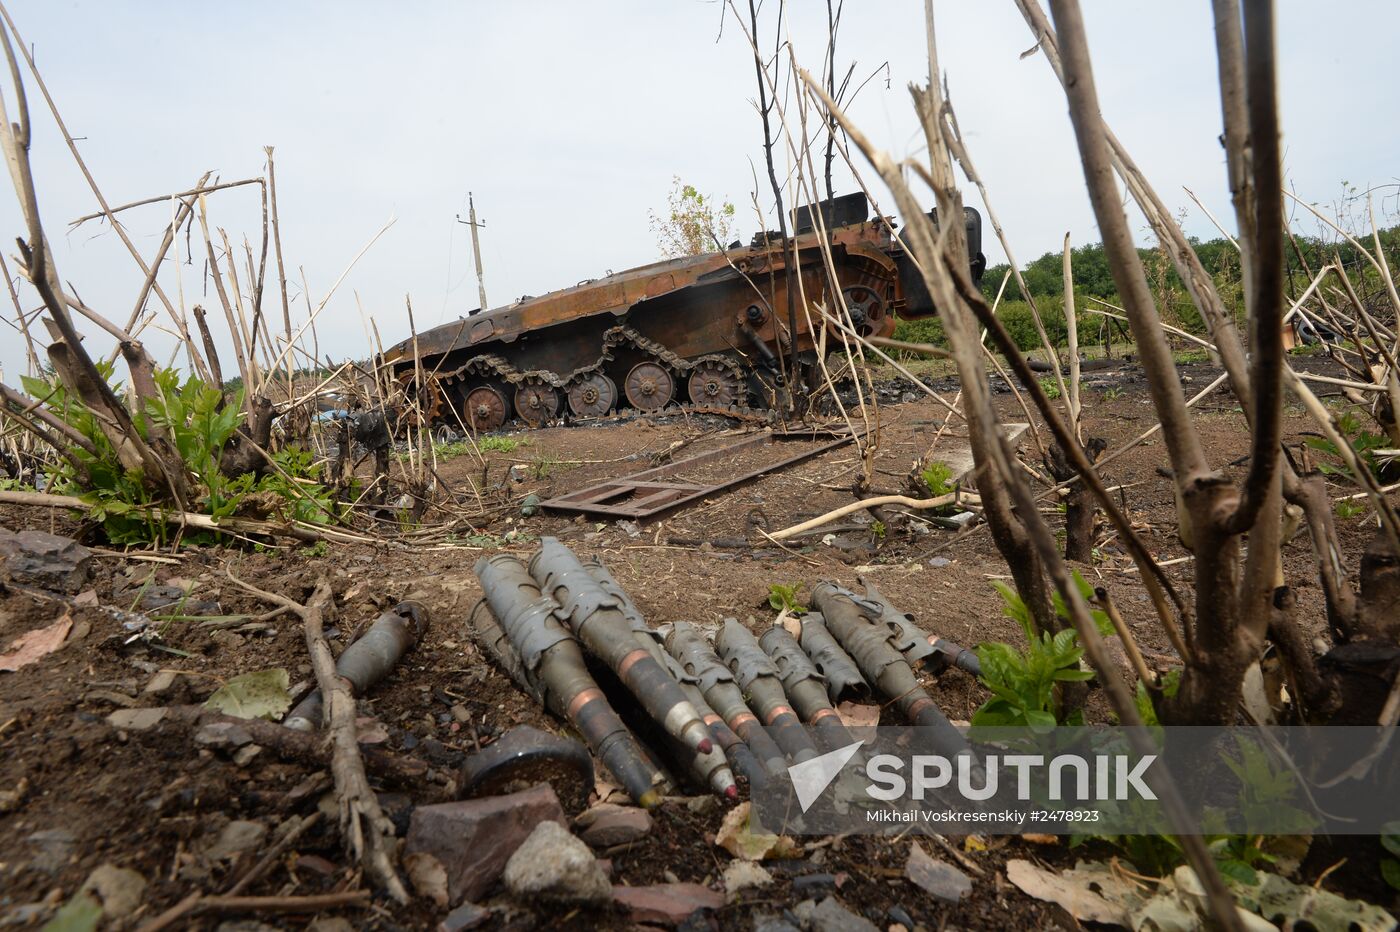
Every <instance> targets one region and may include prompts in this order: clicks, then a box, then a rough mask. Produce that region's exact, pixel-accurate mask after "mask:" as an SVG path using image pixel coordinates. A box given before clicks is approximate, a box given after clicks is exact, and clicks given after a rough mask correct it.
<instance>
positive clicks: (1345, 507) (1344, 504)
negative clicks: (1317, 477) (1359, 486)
mask: <svg viewBox="0 0 1400 932" xmlns="http://www.w3.org/2000/svg"><path fill="white" fill-rule="evenodd" d="M1332 507H1333V510H1334V511H1336V512H1337V517H1339V518H1342V519H1344V520H1345V519H1347V518H1355V517H1356V516H1357V515H1360V514H1365V512H1366V506H1365V505H1364V504H1362V503H1361V502H1359V501H1357V500H1356V499H1354V498H1340V499H1338V500H1337V504H1335V505H1333V506H1332Z"/></svg>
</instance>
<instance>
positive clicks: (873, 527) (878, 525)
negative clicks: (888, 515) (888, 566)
mask: <svg viewBox="0 0 1400 932" xmlns="http://www.w3.org/2000/svg"><path fill="white" fill-rule="evenodd" d="M888 533H889V529H888V528H886V527H885V522H883V521H871V522H870V536H871V537H874V538H875V541H876V543H880V542H882V541H884V539H885V535H886V534H888Z"/></svg>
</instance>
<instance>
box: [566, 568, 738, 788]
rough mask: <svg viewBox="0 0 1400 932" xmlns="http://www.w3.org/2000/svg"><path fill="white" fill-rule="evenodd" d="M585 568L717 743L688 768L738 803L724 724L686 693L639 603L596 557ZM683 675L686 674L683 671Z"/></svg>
mask: <svg viewBox="0 0 1400 932" xmlns="http://www.w3.org/2000/svg"><path fill="white" fill-rule="evenodd" d="M583 568H584V569H585V570H587V571H588V575H589V576H592V577H593V581H594V582H596V583H597V584H598V585H599V586H601V587H602V589H603V591H604V592H606V593H607V594H608V595H610V596H612V597H613V598H614V599H616V600H617V602H618V607H619V608H620V609H621V610H622V614H623V615H624V616H625V617H626V618H627V623H628V625H630V626H631V628H632V634H633V635H634V636H635V637H636V638H637V642H638V643H639V644H641V646H642V647H643V648H644V649H645V650H646V652H647V653H649V654H651V656H652V658H653V659H654V660H655V661H656V662H657V663H659V664H661V666H662V667H663V668H665V670H666V672H667V673H669V674H671V678H672V679H674V680H675V681H676V684H677V685H678V686H679V687H680V689H681V693H682V694H683V695H684V696H685V698H686V700H687V701H689V702H690V704H691V705H693V706H695V711H696V712H698V713H699V714H700V719H701V721H703V722H704V723H705V725H706V727H707V728H708V729H709V731H710V735H711V737H713V738H714V739H715V741H716V743H718V745H719V746H718V747H715V748H711V749H710V750H709V751H708V752H706V751H701V752H699V753H697V754H696V755H695V757H694V758H693V759H692V760H691V762H690V764H689V766H690V769H691V772H692V773H694V774H695V775H696V776H697V777H699V778H700V779H701V780H703V781H704V782H705V783H707V784H709V786H710V788H711V789H713V790H714V791H715V792H716V793H718V794H720V795H721V796H723V797H725V798H726V799H738V798H739V787H738V786H737V785H736V784H735V783H734V772H733V771H731V770H730V769H729V763H728V761H727V758H726V753H727V751H728V747H727V746H726V744H725V743H724V741H723V740H722V736H720V735H717V734H715V727H714V723H713V722H712V721H711V719H714V720H715V721H719V722H720V724H721V725H722V724H723V721H722V720H720V718H719V716H718V715H715V713H714V710H712V709H711V708H710V707H709V706H708V705H706V704H705V700H704V697H703V696H702V695H701V694H700V690H699V689H696V688H694V686H693V685H692V686H691V688H690V689H687V688H686V686H687V684H686V683H685V681H684V680H682V679H681V678H680V677H678V676H676V670H674V669H672V667H671V664H672V663H675V660H674V659H673V658H672V657H671V656H670V655H669V654H667V653H666V651H665V650H663V649H662V647H661V635H660V632H658V631H656V629H654V628H652V627H651V626H650V625H648V624H647V622H646V618H644V617H643V616H642V612H641V609H639V608H637V603H635V602H633V601H632V597H631V596H629V595H628V594H627V591H626V590H625V589H623V588H622V584H621V583H619V582H618V581H617V579H615V578H614V577H613V574H612V573H610V572H609V571H608V568H607V567H606V566H604V565H603V563H602V561H601V560H599V559H598V558H597V557H593V558H590V559H589V560H588V561H587V562H586V563H584V564H583ZM683 673H684V671H682V674H683ZM724 730H725V731H726V732H729V735H730V736H733V738H734V740H735V741H736V742H737V741H738V740H739V738H738V736H737V735H734V733H733V732H732V731H729V729H728V727H726V728H725V729H724Z"/></svg>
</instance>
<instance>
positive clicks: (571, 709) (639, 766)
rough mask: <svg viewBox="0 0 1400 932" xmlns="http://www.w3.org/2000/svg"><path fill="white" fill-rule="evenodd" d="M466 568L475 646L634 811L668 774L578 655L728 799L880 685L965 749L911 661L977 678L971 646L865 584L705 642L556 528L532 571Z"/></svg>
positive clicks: (832, 741) (825, 593)
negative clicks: (939, 632)
mask: <svg viewBox="0 0 1400 932" xmlns="http://www.w3.org/2000/svg"><path fill="white" fill-rule="evenodd" d="M476 575H477V577H478V579H480V581H481V587H482V591H483V593H484V597H483V599H482V600H481V602H480V603H478V604H477V606H476V607H475V608H474V609H473V611H472V615H471V619H470V626H471V629H472V632H473V635H474V637H475V638H476V640H477V642H478V643H479V644H480V645H481V647H482V649H483V650H484V651H485V652H486V654H487V655H489V656H490V657H491V658H492V659H493V660H494V661H495V662H496V664H497V665H498V666H499V667H500V668H501V669H502V670H503V671H504V672H505V673H506V674H507V675H508V676H509V677H510V678H511V679H512V680H513V681H514V682H515V683H516V685H518V686H519V687H520V688H521V689H522V690H524V691H525V692H526V693H527V694H528V695H530V696H531V697H533V698H534V699H535V701H537V702H539V703H540V704H541V705H543V706H544V707H545V708H547V709H548V710H549V711H550V712H552V713H554V714H555V715H557V716H559V717H561V718H564V719H567V720H568V721H569V722H571V723H572V724H573V726H574V727H575V728H576V729H577V730H578V732H579V734H581V735H582V736H583V738H584V740H585V741H587V742H588V744H589V746H590V747H591V748H592V749H593V752H594V754H596V755H597V757H598V758H599V759H600V760H601V761H602V762H603V765H604V766H605V767H606V768H607V770H608V771H609V772H610V773H611V774H612V775H613V777H614V778H615V779H616V780H617V781H618V783H619V784H620V785H621V786H622V787H623V789H625V790H626V791H627V793H628V794H629V795H630V796H631V797H632V798H633V799H634V800H635V801H636V802H637V804H638V805H640V806H644V807H651V806H655V805H657V804H658V803H659V802H660V800H661V797H662V796H663V795H664V794H665V793H666V792H668V791H669V789H670V783H671V781H670V780H669V779H668V778H667V777H666V776H665V774H664V771H663V767H662V765H661V764H660V763H659V762H658V760H657V758H655V757H653V755H652V754H651V753H650V751H649V749H648V748H646V747H645V746H643V745H642V744H641V743H639V742H638V741H637V739H636V738H635V737H634V735H633V733H632V731H631V730H629V729H628V728H627V726H626V725H625V724H624V722H623V720H622V717H620V716H619V715H618V713H617V712H616V711H615V710H614V708H613V707H612V705H611V704H610V703H609V701H608V698H607V696H606V695H605V692H604V690H603V688H601V687H600V686H599V684H598V681H597V679H595V677H594V676H593V674H592V673H591V672H590V670H589V665H588V662H587V655H591V656H592V657H593V658H595V659H596V660H597V661H598V662H600V663H601V664H602V665H603V667H605V668H606V670H607V671H611V675H612V676H615V677H616V680H617V681H618V682H619V683H620V684H621V685H622V687H624V688H625V689H626V691H627V692H628V693H630V694H631V696H632V697H633V698H634V699H635V701H636V705H638V706H640V708H641V709H642V710H644V712H645V714H646V716H647V717H648V718H649V719H650V720H651V721H653V722H655V723H656V724H657V725H659V726H660V729H661V731H662V732H663V733H664V735H665V738H664V743H665V744H666V745H667V750H668V751H669V755H668V756H669V757H671V758H673V759H675V760H677V761H679V762H680V763H681V764H682V765H683V766H684V767H685V769H686V770H687V771H688V772H689V774H690V775H691V776H692V777H694V778H695V779H697V780H699V781H700V782H702V783H704V784H705V785H708V786H709V787H711V788H712V789H713V790H714V791H715V792H716V793H719V794H720V795H722V796H725V797H728V798H735V797H736V796H737V795H738V788H737V785H736V783H735V777H734V774H735V773H736V772H737V773H738V774H739V775H740V776H742V777H743V778H744V779H745V780H747V781H748V782H749V784H750V785H751V786H757V785H761V784H762V783H764V782H765V781H767V780H768V779H769V778H770V777H773V776H777V775H779V774H781V773H783V772H784V771H785V770H786V768H787V767H788V765H789V763H794V764H796V763H802V762H803V761H807V760H811V759H812V758H813V757H816V756H817V755H819V754H821V753H824V752H825V751H827V750H831V749H834V748H838V747H846V746H849V745H850V744H851V743H853V741H854V740H855V739H854V738H853V737H852V735H851V734H850V733H849V732H848V731H847V729H846V726H845V725H844V724H843V723H842V720H841V717H840V716H839V715H838V714H837V712H836V709H835V707H834V706H835V705H836V704H838V703H840V702H842V701H845V700H861V699H866V698H869V697H871V696H872V695H878V696H880V697H882V698H883V699H884V700H885V701H886V702H888V703H889V704H891V705H892V706H893V707H894V708H895V709H896V710H897V711H898V712H899V713H900V714H901V715H902V716H903V717H904V719H905V720H907V721H908V722H909V723H911V724H916V725H921V726H926V727H929V728H930V729H932V733H933V734H934V735H936V742H937V745H938V747H939V750H940V751H942V752H944V753H948V754H950V755H958V754H963V753H971V752H970V750H969V749H968V745H967V742H966V741H965V739H964V738H963V737H962V735H961V734H960V733H959V732H958V730H957V729H956V728H954V727H953V725H952V724H951V723H950V722H949V721H948V719H947V718H946V717H945V716H944V715H943V713H942V712H941V711H940V710H939V708H938V707H937V705H936V704H935V703H934V701H933V699H932V698H930V697H929V695H928V693H926V692H925V691H924V690H923V689H922V688H921V687H920V686H919V684H918V680H917V678H916V676H915V672H914V671H915V669H916V668H918V667H920V666H922V667H926V668H928V669H931V670H932V671H933V672H935V673H937V672H942V670H944V669H947V668H950V667H958V668H960V669H963V670H966V671H968V672H969V673H972V674H973V675H977V674H978V673H980V670H979V669H978V665H977V658H976V656H975V655H974V654H972V653H971V652H970V651H966V650H963V649H962V648H960V647H958V646H957V645H955V644H951V643H949V642H947V641H944V640H942V639H940V638H937V637H933V636H930V635H928V634H927V633H925V632H923V631H921V630H920V629H919V628H918V627H917V626H916V625H915V624H914V623H913V621H912V619H911V618H910V617H909V616H907V615H904V614H903V613H901V612H899V610H898V609H896V608H895V607H894V606H893V605H891V604H890V603H889V601H888V600H887V599H885V598H884V597H883V596H882V595H881V594H880V593H879V592H878V590H876V589H875V587H874V586H873V585H870V584H868V583H867V584H866V585H865V593H864V594H863V595H860V594H857V593H855V592H853V591H851V590H849V589H846V588H843V587H841V586H839V585H836V584H835V583H830V582H824V583H820V584H819V585H817V586H816V588H815V589H814V590H813V592H812V601H813V606H814V608H815V609H816V610H815V611H813V612H810V613H808V614H805V615H803V616H802V617H801V619H800V625H801V627H800V631H799V633H798V635H797V636H796V637H794V636H793V635H792V634H791V633H789V631H788V630H787V629H786V628H783V627H781V626H774V627H772V628H770V629H769V630H767V631H765V632H764V633H763V634H762V636H761V637H758V638H755V637H754V635H753V634H752V633H751V632H750V631H749V630H748V629H747V628H745V627H744V626H743V625H742V624H740V623H739V622H738V621H737V620H735V619H732V618H731V619H726V620H725V622H724V623H723V626H722V627H721V629H720V630H719V631H718V632H717V634H716V636H715V638H714V641H713V643H711V641H710V639H709V638H707V637H706V636H705V634H704V633H703V632H702V631H701V630H700V629H699V628H697V627H696V626H694V625H692V624H690V623H688V622H684V621H676V622H674V623H672V624H670V625H669V626H665V627H664V628H663V629H654V628H652V627H651V626H649V625H648V624H647V622H646V620H645V619H644V618H643V616H642V614H641V612H640V611H638V609H637V606H636V604H635V603H634V602H633V601H632V599H631V598H630V597H629V596H628V595H627V593H626V592H625V591H624V590H623V589H622V587H621V586H620V585H619V584H618V582H617V580H616V579H614V578H613V576H612V574H611V573H609V572H608V570H607V568H606V567H605V566H603V565H602V564H601V563H600V562H598V561H597V560H596V559H594V560H589V561H587V562H584V561H581V560H579V558H578V557H577V556H575V555H574V553H573V552H572V551H571V550H569V548H568V547H566V546H564V545H563V544H562V543H560V542H559V541H558V540H557V539H556V538H552V537H546V538H544V539H543V541H542V542H541V547H540V550H539V552H538V553H536V554H535V555H534V557H533V558H532V559H531V560H530V562H529V564H528V566H527V565H526V564H525V563H523V562H522V561H521V560H519V559H518V558H516V557H514V556H512V555H510V554H503V553H502V554H495V555H492V556H488V557H483V558H482V559H481V560H480V561H479V562H478V563H477V564H476ZM872 686H873V689H872ZM809 729H810V730H809ZM814 738H815V741H814Z"/></svg>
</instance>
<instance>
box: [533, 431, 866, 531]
mask: <svg viewBox="0 0 1400 932" xmlns="http://www.w3.org/2000/svg"><path fill="white" fill-rule="evenodd" d="M854 436H855V435H853V434H851V433H850V432H849V431H846V430H844V429H843V430H829V429H821V430H803V431H765V432H764V433H761V434H759V435H757V436H755V437H749V438H747V439H744V440H741V441H739V442H738V443H732V444H729V445H728V446H724V447H718V448H716V449H714V450H708V451H706V452H704V453H699V454H696V455H695V456H691V457H687V458H685V459H681V460H676V461H675V462H674V463H668V464H667V465H665V466H658V467H656V468H654V469H647V470H643V471H642V472H638V473H633V474H632V475H630V476H624V477H622V478H619V479H609V480H607V481H605V482H599V483H596V484H594V485H590V486H587V487H586V488H582V489H579V490H577V491H574V492H568V493H565V494H564V495H559V496H556V497H554V498H551V499H549V500H548V501H545V502H541V503H540V504H541V507H543V508H546V509H549V510H551V511H557V512H577V513H581V514H593V515H603V516H606V517H609V518H630V519H632V520H641V519H644V518H650V517H653V516H655V515H658V514H661V513H662V512H664V511H670V510H671V509H673V508H679V507H680V506H681V505H685V504H688V503H690V502H693V501H698V500H700V499H702V498H706V497H708V496H711V495H714V494H716V493H719V492H723V491H725V490H727V489H732V488H734V487H735V486H737V485H742V484H743V483H745V482H749V481H751V480H753V479H757V478H758V477H760V476H764V475H767V474H768V473H771V472H775V471H777V470H779V469H784V468H786V467H788V466H792V465H794V464H796V463H800V462H802V461H803V460H808V459H811V458H812V457H814V456H820V455H821V454H823V453H826V452H828V451H830V450H834V449H836V448H837V447H840V446H844V445H845V444H847V443H850V442H851V441H852V440H853V439H854ZM827 437H829V438H831V439H830V440H829V441H828V442H826V443H822V444H819V445H818V446H816V447H809V448H807V449H804V450H802V451H801V452H799V453H796V454H793V455H790V456H785V457H782V458H779V459H777V460H774V461H773V462H770V463H765V464H763V465H761V466H759V467H758V468H756V469H751V470H749V471H748V472H745V473H743V474H741V475H737V476H734V477H732V478H727V479H725V480H724V481H723V482H717V483H714V484H712V485H702V484H698V483H694V482H683V481H678V480H668V479H666V478H665V477H666V476H674V475H679V474H684V473H685V471H686V470H687V469H694V468H696V467H700V466H704V465H707V464H710V463H713V462H716V461H723V460H725V459H728V458H731V457H733V456H734V455H735V454H736V453H739V452H742V451H747V450H751V449H754V448H756V447H764V446H780V445H782V444H784V443H793V442H802V441H806V442H808V443H810V442H811V441H815V440H821V439H823V438H827Z"/></svg>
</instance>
